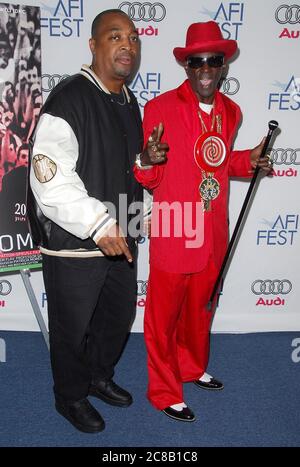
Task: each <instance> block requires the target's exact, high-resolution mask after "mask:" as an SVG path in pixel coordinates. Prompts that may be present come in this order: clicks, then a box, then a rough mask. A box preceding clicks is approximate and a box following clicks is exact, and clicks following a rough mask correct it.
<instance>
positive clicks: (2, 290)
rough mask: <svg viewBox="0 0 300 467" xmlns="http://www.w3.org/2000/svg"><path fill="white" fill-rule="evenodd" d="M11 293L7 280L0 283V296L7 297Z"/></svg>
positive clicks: (10, 286)
mask: <svg viewBox="0 0 300 467" xmlns="http://www.w3.org/2000/svg"><path fill="white" fill-rule="evenodd" d="M11 291H12V285H11V283H10V282H8V281H7V280H1V281H0V295H8V294H10V292H11Z"/></svg>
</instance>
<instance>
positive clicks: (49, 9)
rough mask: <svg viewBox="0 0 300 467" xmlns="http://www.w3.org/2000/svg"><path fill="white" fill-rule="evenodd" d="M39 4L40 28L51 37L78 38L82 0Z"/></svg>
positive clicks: (64, 0)
mask: <svg viewBox="0 0 300 467" xmlns="http://www.w3.org/2000/svg"><path fill="white" fill-rule="evenodd" d="M48 3H50V5H49V6H48V5H45V3H43V2H42V3H41V10H42V13H41V27H42V28H46V29H48V31H49V35H50V36H51V37H80V34H81V26H82V23H83V4H84V0H52V1H51V2H48Z"/></svg>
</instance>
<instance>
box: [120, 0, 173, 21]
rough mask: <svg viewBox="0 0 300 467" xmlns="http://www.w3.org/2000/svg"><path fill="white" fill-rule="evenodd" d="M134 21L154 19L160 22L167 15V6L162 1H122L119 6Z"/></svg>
mask: <svg viewBox="0 0 300 467" xmlns="http://www.w3.org/2000/svg"><path fill="white" fill-rule="evenodd" d="M118 8H119V10H122V11H124V13H126V14H127V15H128V16H129V18H131V19H132V21H147V22H148V21H154V22H155V23H158V22H159V21H162V20H163V19H164V18H165V16H166V13H167V12H166V8H165V6H164V5H163V4H162V3H150V2H144V3H139V2H133V3H131V2H122V3H120V5H119V6H118Z"/></svg>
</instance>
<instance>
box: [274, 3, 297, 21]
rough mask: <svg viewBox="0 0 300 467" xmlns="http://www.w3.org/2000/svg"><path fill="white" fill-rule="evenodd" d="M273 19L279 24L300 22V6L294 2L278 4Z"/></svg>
mask: <svg viewBox="0 0 300 467" xmlns="http://www.w3.org/2000/svg"><path fill="white" fill-rule="evenodd" d="M275 19H276V21H277V22H278V23H280V24H286V23H289V24H297V23H300V6H299V5H295V4H294V5H280V6H279V7H278V8H277V10H276V11H275Z"/></svg>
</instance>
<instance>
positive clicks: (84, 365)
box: [28, 10, 142, 433]
mask: <svg viewBox="0 0 300 467" xmlns="http://www.w3.org/2000/svg"><path fill="white" fill-rule="evenodd" d="M90 49H91V52H92V55H93V59H92V65H91V66H87V65H83V66H82V68H81V71H80V73H78V74H76V75H74V76H72V77H70V78H68V79H66V80H64V81H62V82H61V83H60V84H59V85H58V86H57V87H56V88H55V89H54V90H53V92H52V93H51V94H50V96H49V98H48V99H47V102H46V103H45V105H44V107H43V109H42V111H41V116H40V119H39V122H38V125H37V127H36V130H35V132H34V134H33V138H32V139H33V149H32V154H31V170H30V186H31V190H29V193H28V210H29V219H30V225H31V231H32V235H33V238H34V240H35V242H36V243H38V244H39V246H40V250H41V252H42V254H43V275H44V282H45V287H46V292H47V298H48V316H49V337H50V356H51V364H52V371H53V378H54V394H55V400H56V409H57V411H58V412H59V413H60V414H61V415H63V416H64V417H65V418H66V419H68V420H69V421H70V422H71V423H72V424H73V425H74V426H75V427H76V428H77V429H79V430H81V431H84V432H89V433H92V432H99V431H101V430H103V429H104V421H103V419H102V417H101V416H100V414H99V413H98V412H97V411H96V409H95V408H94V407H93V406H92V405H91V404H90V402H89V401H88V399H87V396H88V395H92V396H94V397H97V398H99V399H101V400H103V401H105V402H107V403H109V404H111V405H115V406H119V407H127V406H129V405H130V404H131V403H132V397H131V395H130V394H129V393H128V392H127V391H125V390H124V389H122V388H121V387H119V386H118V385H117V384H116V383H115V382H114V381H113V379H112V378H113V375H114V366H115V364H116V362H117V361H118V358H119V356H120V353H121V351H122V349H123V346H124V344H125V340H126V337H127V334H128V331H129V330H130V326H131V324H132V321H133V318H134V313H135V302H136V240H135V238H134V235H132V236H130V235H126V232H125V230H124V229H126V228H127V225H128V222H129V221H130V218H129V217H127V218H126V222H125V225H122V224H121V222H120V212H119V211H120V210H119V207H120V206H121V205H122V201H121V202H120V199H121V197H125V198H126V201H127V205H130V204H131V203H134V202H139V201H141V200H142V190H141V188H140V186H139V185H138V184H137V182H136V181H135V180H134V177H133V170H132V169H133V165H134V162H135V158H136V155H137V154H138V153H139V152H140V151H141V146H142V128H141V119H140V113H139V108H138V104H137V102H136V99H135V97H134V95H133V93H132V92H131V91H130V90H129V89H128V88H127V87H126V85H125V81H126V80H127V79H128V78H129V76H130V75H131V74H132V72H133V71H134V70H135V68H136V65H137V64H138V60H139V53H140V43H139V38H138V34H137V31H136V29H135V26H134V24H133V23H132V21H131V20H130V19H129V18H128V16H127V15H126V14H125V13H123V12H121V11H120V10H106V11H104V12H102V13H100V14H99V15H98V16H97V17H96V18H95V19H94V21H93V25H92V37H91V39H90ZM112 206H113V207H114V208H115V212H114V210H112V211H111V210H109V209H108V208H111V207H112ZM123 217H124V216H123ZM126 223H127V225H126ZM120 225H122V227H123V229H121V227H120ZM123 232H124V233H123Z"/></svg>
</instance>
